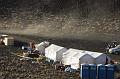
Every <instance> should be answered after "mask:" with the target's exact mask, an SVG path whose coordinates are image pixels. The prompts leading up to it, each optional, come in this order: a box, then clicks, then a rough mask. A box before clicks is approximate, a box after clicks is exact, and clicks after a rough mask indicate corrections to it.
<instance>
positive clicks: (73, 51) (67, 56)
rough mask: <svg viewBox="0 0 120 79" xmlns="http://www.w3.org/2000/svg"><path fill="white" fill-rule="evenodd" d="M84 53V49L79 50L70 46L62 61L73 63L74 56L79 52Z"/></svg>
mask: <svg viewBox="0 0 120 79" xmlns="http://www.w3.org/2000/svg"><path fill="white" fill-rule="evenodd" d="M80 52H81V53H82V52H84V51H83V50H78V49H73V48H70V49H69V50H67V51H66V52H65V53H64V54H63V57H62V63H63V64H64V65H70V64H71V57H73V56H74V55H75V54H77V53H80Z"/></svg>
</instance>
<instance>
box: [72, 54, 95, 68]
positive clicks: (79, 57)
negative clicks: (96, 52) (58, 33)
mask: <svg viewBox="0 0 120 79" xmlns="http://www.w3.org/2000/svg"><path fill="white" fill-rule="evenodd" d="M80 64H94V58H93V57H92V56H91V55H89V54H86V53H77V54H75V55H74V56H73V57H72V58H71V68H73V69H78V68H79V67H80Z"/></svg>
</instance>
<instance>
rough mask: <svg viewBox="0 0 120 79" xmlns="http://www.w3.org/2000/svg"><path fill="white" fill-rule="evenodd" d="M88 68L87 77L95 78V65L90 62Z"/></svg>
mask: <svg viewBox="0 0 120 79" xmlns="http://www.w3.org/2000/svg"><path fill="white" fill-rule="evenodd" d="M89 69H90V71H89V72H90V74H89V75H90V76H89V77H90V78H89V79H96V78H97V66H96V65H94V64H90V65H89Z"/></svg>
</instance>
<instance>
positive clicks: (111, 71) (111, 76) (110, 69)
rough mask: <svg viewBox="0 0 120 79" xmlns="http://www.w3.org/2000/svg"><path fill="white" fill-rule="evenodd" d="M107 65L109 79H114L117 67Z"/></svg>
mask: <svg viewBox="0 0 120 79" xmlns="http://www.w3.org/2000/svg"><path fill="white" fill-rule="evenodd" d="M106 67H107V79H114V75H115V74H114V73H115V69H114V68H115V67H114V65H110V64H109V65H106Z"/></svg>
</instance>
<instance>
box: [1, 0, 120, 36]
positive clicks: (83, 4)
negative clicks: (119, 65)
mask: <svg viewBox="0 0 120 79" xmlns="http://www.w3.org/2000/svg"><path fill="white" fill-rule="evenodd" d="M119 13H120V1H119V0H0V21H1V22H0V28H1V29H2V30H4V29H12V30H13V32H15V31H16V30H20V31H23V29H24V31H25V32H33V31H35V33H41V32H46V33H47V32H51V31H52V32H54V31H55V32H58V33H61V32H62V33H78V34H79V33H81V32H100V33H119V31H120V16H119ZM33 29H34V30H33Z"/></svg>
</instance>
